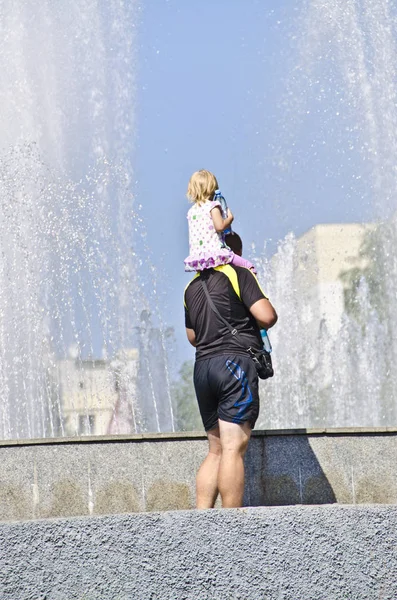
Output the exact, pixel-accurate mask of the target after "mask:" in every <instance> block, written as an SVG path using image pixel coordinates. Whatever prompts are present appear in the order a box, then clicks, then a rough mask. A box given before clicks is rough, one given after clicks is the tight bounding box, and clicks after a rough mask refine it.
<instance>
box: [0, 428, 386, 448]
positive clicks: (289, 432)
mask: <svg viewBox="0 0 397 600" xmlns="http://www.w3.org/2000/svg"><path fill="white" fill-rule="evenodd" d="M396 434H397V427H334V428H328V427H325V428H312V429H305V428H301V429H263V430H260V429H258V430H254V431H253V432H252V436H253V437H270V436H301V435H305V436H308V437H314V436H367V435H371V436H372V435H396ZM205 439H206V435H205V433H204V432H203V431H177V432H166V433H136V434H130V435H100V436H95V435H92V436H88V435H87V436H74V437H61V438H55V437H54V438H35V439H20V440H19V439H16V440H0V448H1V447H12V446H41V445H62V444H111V443H128V442H135V443H142V442H169V441H177V440H205Z"/></svg>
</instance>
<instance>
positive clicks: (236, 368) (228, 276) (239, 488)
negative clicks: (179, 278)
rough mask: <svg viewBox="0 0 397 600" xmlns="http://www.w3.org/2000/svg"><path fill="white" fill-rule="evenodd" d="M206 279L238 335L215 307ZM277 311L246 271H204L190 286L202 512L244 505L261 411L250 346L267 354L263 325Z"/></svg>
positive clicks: (267, 324) (188, 314) (187, 321)
mask: <svg viewBox="0 0 397 600" xmlns="http://www.w3.org/2000/svg"><path fill="white" fill-rule="evenodd" d="M202 280H204V281H205V283H206V285H207V289H208V292H209V295H210V297H211V299H212V301H213V303H214V304H215V306H216V308H217V309H218V311H219V313H220V314H221V315H222V317H223V318H224V319H225V320H226V321H228V322H229V323H230V325H231V326H232V327H233V328H235V329H236V330H237V332H238V333H237V334H236V335H232V334H231V332H230V330H229V329H228V327H227V326H226V324H225V323H224V322H223V321H222V320H221V319H220V318H219V315H217V314H216V313H215V312H214V311H213V310H212V308H211V306H210V304H209V302H208V299H207V297H206V294H205V290H204V287H203V285H202ZM276 321H277V314H276V311H275V310H274V308H273V306H272V305H271V303H270V302H269V300H268V298H267V297H266V296H265V294H264V293H263V292H262V290H261V288H260V286H259V284H258V281H257V279H256V277H255V275H254V274H253V273H252V272H251V271H250V270H248V269H246V268H244V267H237V266H233V265H230V264H229V265H223V266H220V267H215V268H214V269H206V270H205V271H201V273H198V274H197V275H196V276H195V277H194V279H193V280H192V281H191V282H190V283H189V285H188V286H187V288H186V289H185V325H186V334H187V337H188V340H189V342H190V343H191V344H192V346H194V347H195V348H196V362H195V366H194V386H195V390H196V396H197V401H198V405H199V409H200V414H201V418H202V421H203V424H204V428H205V431H206V433H207V436H208V442H209V450H208V455H207V457H206V458H205V460H204V462H203V464H202V465H201V467H200V469H199V471H198V473H197V477H196V505H197V508H213V506H214V505H215V501H216V498H217V496H218V493H220V494H221V498H222V506H223V507H225V508H233V507H238V506H242V502H243V494H244V462H243V459H244V455H245V452H246V449H247V446H248V442H249V439H250V436H251V430H252V428H253V427H254V425H255V421H256V419H257V417H258V413H259V393H258V376H257V373H256V368H255V365H254V363H253V361H252V359H251V357H250V356H249V354H248V353H247V350H246V349H247V348H249V347H252V348H253V349H258V350H259V349H262V340H261V335H260V328H265V329H269V328H270V327H272V326H273V325H274V324H275V323H276Z"/></svg>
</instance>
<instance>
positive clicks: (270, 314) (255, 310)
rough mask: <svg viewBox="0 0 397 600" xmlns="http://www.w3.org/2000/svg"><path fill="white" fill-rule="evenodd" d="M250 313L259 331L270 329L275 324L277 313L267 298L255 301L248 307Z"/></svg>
mask: <svg viewBox="0 0 397 600" xmlns="http://www.w3.org/2000/svg"><path fill="white" fill-rule="evenodd" d="M249 310H250V313H251V315H252V316H253V317H254V319H256V322H257V323H258V326H259V328H260V329H270V327H273V325H275V324H276V323H277V319H278V317H277V313H276V311H275V310H274V307H273V305H272V304H271V302H270V301H269V300H268V299H267V298H262V299H261V300H257V301H256V302H254V304H252V306H251V307H250V309H249Z"/></svg>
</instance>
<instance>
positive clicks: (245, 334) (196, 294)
mask: <svg viewBox="0 0 397 600" xmlns="http://www.w3.org/2000/svg"><path fill="white" fill-rule="evenodd" d="M230 269H232V270H233V271H231V270H230ZM225 273H228V274H229V277H228V276H227V275H226V274H225ZM230 275H231V276H232V277H230ZM200 277H202V278H204V279H205V281H206V283H207V287H208V291H209V293H210V296H211V298H212V301H213V302H214V304H215V306H216V307H217V309H218V310H219V312H220V314H221V315H222V317H223V318H224V319H226V321H228V322H229V323H230V325H231V326H232V327H233V328H236V329H237V331H238V334H237V335H232V334H231V332H230V330H229V329H228V328H227V327H226V325H225V324H224V323H223V322H222V321H221V320H220V319H219V316H218V315H217V314H216V313H215V312H214V311H213V310H212V308H211V306H210V305H209V303H208V300H207V298H206V295H205V292H204V290H203V287H202V284H201V281H200ZM233 279H234V282H235V284H236V281H237V282H238V284H237V286H236V285H235V286H234V287H235V288H236V287H237V288H239V292H240V298H241V299H240V298H239V296H238V294H237V293H236V291H235V289H234V288H233V285H232V281H233ZM262 298H266V296H265V295H264V293H263V292H262V290H261V288H260V286H259V284H258V281H257V279H256V277H255V275H254V274H253V273H252V272H251V271H250V270H249V269H246V268H245V267H235V266H233V265H225V266H223V267H217V268H216V269H206V270H205V271H201V273H199V274H197V275H196V277H195V278H194V279H193V280H192V281H191V282H190V283H189V285H188V286H187V288H186V289H185V325H186V327H187V328H188V329H193V330H194V332H195V334H196V360H200V359H204V358H210V357H212V356H218V355H220V354H229V353H236V354H243V355H244V354H245V353H246V349H247V348H248V347H249V346H251V347H252V348H255V349H258V350H259V349H261V348H262V339H261V335H260V331H259V327H258V325H257V323H256V321H255V319H254V317H253V316H252V315H251V313H250V312H249V309H250V307H251V306H252V305H253V304H254V303H255V302H257V301H258V300H261V299H262Z"/></svg>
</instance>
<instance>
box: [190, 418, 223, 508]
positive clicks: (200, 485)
mask: <svg viewBox="0 0 397 600" xmlns="http://www.w3.org/2000/svg"><path fill="white" fill-rule="evenodd" d="M207 436H208V443H209V449H208V454H207V456H206V458H205V459H204V462H203V463H202V465H201V467H200V468H199V470H198V472H197V475H196V506H197V508H214V505H215V502H216V499H217V496H218V471H219V462H220V459H221V452H222V448H221V442H220V439H219V427H218V426H216V427H214V429H211V430H210V431H207Z"/></svg>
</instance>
